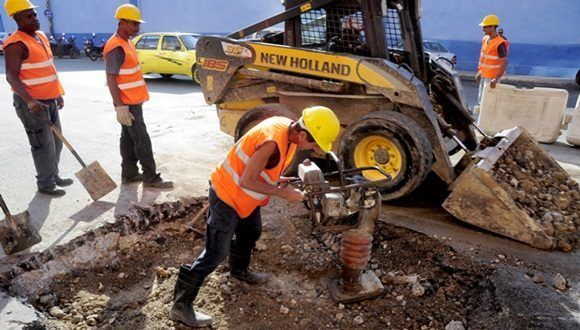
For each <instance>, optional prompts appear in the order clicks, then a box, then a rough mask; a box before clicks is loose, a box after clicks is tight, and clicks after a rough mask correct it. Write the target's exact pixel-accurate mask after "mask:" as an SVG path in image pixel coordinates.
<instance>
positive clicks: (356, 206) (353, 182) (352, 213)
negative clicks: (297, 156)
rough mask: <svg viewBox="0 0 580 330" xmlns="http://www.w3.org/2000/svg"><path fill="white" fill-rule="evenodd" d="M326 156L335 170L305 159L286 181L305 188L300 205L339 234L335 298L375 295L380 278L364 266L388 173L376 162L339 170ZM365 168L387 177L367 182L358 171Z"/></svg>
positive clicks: (318, 225) (321, 225) (343, 300)
mask: <svg viewBox="0 0 580 330" xmlns="http://www.w3.org/2000/svg"><path fill="white" fill-rule="evenodd" d="M329 156H330V158H332V160H334V162H336V165H337V167H338V171H334V172H329V173H323V172H322V170H321V169H320V168H319V167H318V166H317V165H316V164H315V163H314V162H311V161H310V160H308V159H306V160H305V161H304V162H303V163H302V164H300V165H299V166H298V177H295V178H289V179H288V182H289V183H290V184H292V185H293V186H295V187H298V188H299V189H300V190H302V191H303V192H304V195H305V197H306V199H305V201H304V204H305V206H306V208H307V209H308V210H309V211H310V219H311V220H312V221H313V223H314V225H315V227H316V228H317V229H318V230H319V231H321V232H331V233H342V241H341V246H340V259H341V261H342V275H341V277H340V278H336V279H331V280H330V282H329V289H330V293H331V295H332V298H333V299H334V301H336V302H339V303H351V302H356V301H360V300H364V299H368V298H372V297H375V296H377V295H379V294H381V293H382V292H383V289H384V287H383V285H382V283H381V281H380V280H379V278H378V277H377V276H376V275H375V274H374V273H373V272H369V271H366V270H365V268H366V266H367V264H368V262H369V260H370V259H371V251H372V241H373V231H374V229H375V224H376V222H377V220H378V218H379V214H380V212H381V196H380V193H379V190H378V186H380V185H384V184H385V183H387V182H388V181H389V180H390V179H391V177H390V176H389V174H387V173H386V172H385V171H383V170H382V169H380V168H378V167H361V168H355V169H343V166H342V162H341V161H340V159H338V157H337V156H336V155H335V154H334V153H330V154H329ZM365 171H379V172H380V173H381V174H382V175H384V177H385V178H384V179H381V180H376V181H368V180H366V179H365V178H364V177H363V175H362V174H363V172H365ZM337 179H338V180H337ZM329 180H332V182H336V181H338V183H339V186H338V187H337V186H333V185H331V183H330V182H329Z"/></svg>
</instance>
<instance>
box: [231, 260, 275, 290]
mask: <svg viewBox="0 0 580 330" xmlns="http://www.w3.org/2000/svg"><path fill="white" fill-rule="evenodd" d="M250 258H251V255H237V254H235V253H233V252H231V253H230V257H229V262H230V274H231V275H232V277H233V278H235V279H238V280H240V281H244V282H246V283H249V284H262V283H266V282H267V281H268V275H266V274H264V273H260V272H251V271H249V270H248V268H249V266H250Z"/></svg>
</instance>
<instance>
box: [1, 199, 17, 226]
mask: <svg viewBox="0 0 580 330" xmlns="http://www.w3.org/2000/svg"><path fill="white" fill-rule="evenodd" d="M0 208H2V212H4V215H6V221H7V222H8V225H9V226H10V227H12V229H13V230H16V228H18V225H17V224H16V221H14V218H13V217H12V214H10V211H9V210H8V205H6V202H5V201H4V198H2V195H0Z"/></svg>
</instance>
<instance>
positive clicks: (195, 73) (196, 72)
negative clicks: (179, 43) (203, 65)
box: [191, 65, 201, 85]
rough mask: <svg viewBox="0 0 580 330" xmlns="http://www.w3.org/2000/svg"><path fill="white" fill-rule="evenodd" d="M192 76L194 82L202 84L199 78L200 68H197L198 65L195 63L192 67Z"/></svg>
mask: <svg viewBox="0 0 580 330" xmlns="http://www.w3.org/2000/svg"><path fill="white" fill-rule="evenodd" d="M191 77H192V78H193V82H194V83H196V84H197V85H201V79H200V78H199V70H197V65H194V66H193V67H192V68H191Z"/></svg>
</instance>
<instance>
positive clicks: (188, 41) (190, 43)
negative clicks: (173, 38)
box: [181, 34, 199, 50]
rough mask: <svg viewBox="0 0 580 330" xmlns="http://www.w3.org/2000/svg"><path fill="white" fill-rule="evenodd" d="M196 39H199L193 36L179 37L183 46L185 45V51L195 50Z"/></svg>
mask: <svg viewBox="0 0 580 330" xmlns="http://www.w3.org/2000/svg"><path fill="white" fill-rule="evenodd" d="M197 39H199V38H198V37H197V36H195V35H193V34H184V35H182V36H181V41H182V42H183V44H184V45H185V48H187V50H194V49H195V44H196V43H197Z"/></svg>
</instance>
